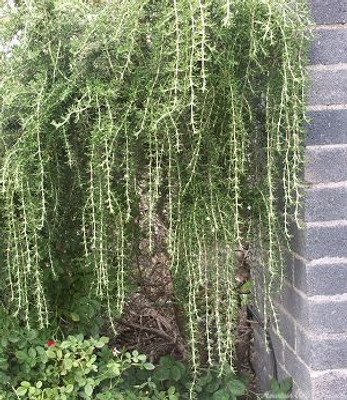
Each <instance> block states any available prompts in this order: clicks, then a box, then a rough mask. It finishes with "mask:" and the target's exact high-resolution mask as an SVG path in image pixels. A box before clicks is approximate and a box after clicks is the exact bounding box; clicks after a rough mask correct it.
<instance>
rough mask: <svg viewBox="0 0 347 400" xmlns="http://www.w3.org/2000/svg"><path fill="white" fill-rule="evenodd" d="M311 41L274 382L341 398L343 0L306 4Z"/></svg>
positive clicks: (266, 357)
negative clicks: (299, 222) (300, 185)
mask: <svg viewBox="0 0 347 400" xmlns="http://www.w3.org/2000/svg"><path fill="white" fill-rule="evenodd" d="M311 10H312V16H313V18H314V20H315V23H316V26H315V39H314V42H313V43H312V46H311V57H310V59H311V65H310V67H309V72H310V76H311V80H312V81H311V88H310V92H309V117H310V118H311V121H310V123H309V124H308V127H307V142H306V166H305V171H304V177H305V182H306V190H305V196H304V215H303V219H304V222H305V228H304V229H303V230H301V231H300V230H297V231H296V233H295V237H294V241H293V248H294V253H293V256H292V257H291V259H290V260H289V261H288V263H287V266H286V269H287V271H286V272H287V282H286V284H285V287H284V291H283V293H282V295H281V296H280V298H279V299H278V309H279V317H280V328H281V329H280V332H281V334H280V335H279V336H278V335H277V334H276V333H275V332H271V338H272V342H273V347H274V353H275V357H276V360H277V364H278V365H277V367H278V374H279V377H280V378H282V377H285V376H291V377H292V378H293V381H294V386H293V391H292V398H293V399H297V400H306V399H307V400H347V25H345V24H347V0H311ZM263 344H264V337H263V332H262V329H261V328H260V327H258V328H256V329H255V349H256V353H255V368H256V371H257V373H258V377H259V385H260V387H261V388H262V389H266V388H267V386H268V384H269V376H273V373H274V368H273V363H272V358H271V354H269V353H266V351H265V349H264V346H263Z"/></svg>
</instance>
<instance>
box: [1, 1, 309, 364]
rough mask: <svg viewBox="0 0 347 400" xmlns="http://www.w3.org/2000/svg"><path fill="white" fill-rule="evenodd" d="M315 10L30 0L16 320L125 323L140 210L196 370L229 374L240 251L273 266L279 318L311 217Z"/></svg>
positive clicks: (16, 35)
mask: <svg viewBox="0 0 347 400" xmlns="http://www.w3.org/2000/svg"><path fill="white" fill-rule="evenodd" d="M303 3H304V2H301V1H296V2H288V1H286V0H233V1H230V0H170V1H167V0H160V1H156V0H141V1H139V0H123V1H98V2H97V1H94V2H93V1H82V0H64V1H54V0H42V1H41V0H36V1H34V0H25V1H22V2H20V5H19V6H17V7H15V8H13V9H12V10H10V9H6V10H5V11H4V12H3V15H4V17H3V24H2V26H1V30H0V32H1V33H0V37H1V41H2V49H3V50H2V52H1V63H0V76H1V84H0V94H1V112H0V129H1V145H0V152H1V175H0V179H1V221H2V227H1V282H2V293H3V294H2V299H3V302H4V304H6V307H8V308H9V309H10V310H12V311H13V312H14V313H16V314H18V315H20V317H21V318H22V319H23V320H24V321H25V322H26V323H27V324H28V325H30V324H34V323H35V324H36V323H38V324H39V326H40V327H43V326H45V325H47V324H49V322H50V321H51V320H52V317H53V316H54V314H55V313H56V312H57V311H56V310H58V309H59V308H61V307H64V304H66V302H69V301H73V298H74V296H75V292H76V293H77V295H78V296H81V295H82V294H85V295H90V296H92V297H95V296H97V297H98V298H99V299H100V301H101V302H102V304H103V305H104V307H106V309H107V310H108V312H109V314H110V317H111V320H112V318H113V316H114V314H115V312H117V313H121V312H122V308H123V305H124V301H125V299H126V288H127V282H128V280H129V278H130V276H131V275H132V274H133V273H134V272H133V271H134V251H135V250H134V249H135V248H136V246H137V243H138V237H137V234H138V229H137V228H136V226H137V225H136V224H137V220H138V218H139V214H140V213H141V212H142V211H141V210H140V207H139V204H140V203H141V201H143V202H145V203H146V207H147V208H146V215H145V221H146V235H147V240H148V247H149V251H155V248H154V247H155V246H154V243H153V232H154V230H155V218H156V216H157V215H159V214H160V215H161V218H162V221H164V222H165V226H166V232H167V234H166V243H167V251H168V253H169V255H170V260H171V265H170V271H171V275H172V278H173V282H174V288H175V296H176V298H177V300H178V301H179V302H180V303H181V304H182V306H183V308H184V310H185V316H186V317H185V321H186V335H187V338H188V342H189V349H190V360H191V365H192V366H193V369H197V368H198V367H199V365H200V361H201V348H202V344H203V346H204V347H205V351H206V354H207V355H206V358H207V360H206V362H207V364H215V363H218V364H219V365H220V367H221V368H222V369H223V367H224V366H226V365H228V364H231V363H232V355H233V346H234V340H233V332H234V328H235V319H236V310H237V299H236V291H235V287H236V285H237V282H236V281H235V265H236V260H235V250H236V249H238V248H240V247H242V245H243V243H244V242H245V241H248V242H249V241H250V242H251V243H256V247H257V248H258V249H260V251H259V256H260V258H261V260H260V261H261V265H262V275H263V280H264V288H265V297H266V298H265V300H264V313H265V315H268V314H269V313H270V312H271V310H272V302H271V293H272V292H273V290H275V289H276V288H277V287H278V284H279V282H281V280H282V279H283V272H282V264H283V260H282V258H283V254H284V251H285V249H286V248H287V239H288V238H289V233H288V224H289V222H290V220H291V219H293V218H294V219H297V218H298V204H299V198H300V168H301V164H302V140H303V128H302V121H303V109H304V98H305V93H304V87H305V82H306V76H305V71H304V65H305V61H306V48H307V21H308V19H307V10H306V6H305V4H303ZM35 321H37V322H35ZM202 337H203V343H202V339H201V338H202Z"/></svg>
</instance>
